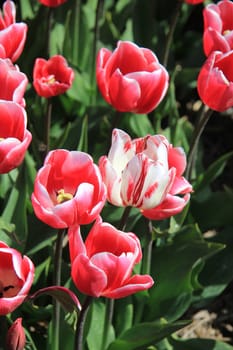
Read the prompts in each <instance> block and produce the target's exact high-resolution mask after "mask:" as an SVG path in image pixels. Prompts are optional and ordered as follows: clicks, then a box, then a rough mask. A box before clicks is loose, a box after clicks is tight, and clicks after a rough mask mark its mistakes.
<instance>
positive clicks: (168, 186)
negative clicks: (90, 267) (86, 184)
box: [99, 129, 192, 219]
mask: <svg viewBox="0 0 233 350" xmlns="http://www.w3.org/2000/svg"><path fill="white" fill-rule="evenodd" d="M185 167H186V158H185V154H184V152H183V150H182V149H179V148H173V147H172V145H170V144H169V142H168V140H167V139H166V138H165V137H164V136H162V135H154V136H151V135H147V136H146V137H143V138H138V139H135V140H131V138H130V136H129V135H128V134H127V133H125V132H124V131H122V130H119V129H114V130H113V134H112V146H111V148H110V151H109V154H108V156H102V157H101V158H100V160H99V168H100V171H101V174H102V177H103V181H104V183H105V185H106V188H107V199H108V201H109V202H110V203H112V204H113V205H116V206H133V207H137V208H139V209H140V211H141V212H142V214H143V215H145V216H147V215H149V214H150V211H149V210H155V208H157V207H158V206H159V205H160V204H162V203H163V201H164V200H165V199H166V202H165V203H167V202H168V198H170V196H172V201H173V209H172V208H171V206H172V204H170V206H169V209H170V210H171V209H172V210H171V211H170V213H171V215H175V214H176V213H177V212H179V211H181V210H182V208H183V207H184V205H185V204H187V202H188V199H189V196H185V197H184V198H183V200H184V202H182V203H183V206H181V203H180V199H179V198H177V197H176V195H177V194H186V193H189V192H191V190H192V187H191V185H190V184H189V183H188V182H187V181H186V180H185V179H184V177H183V176H182V174H183V172H184V169H185ZM168 195H170V196H168ZM167 196H168V197H167ZM174 196H175V197H174ZM174 200H175V201H176V203H177V205H178V207H177V206H175V207H174V205H175V204H174ZM169 203H170V201H169ZM175 209H176V210H175ZM163 212H164V210H163ZM164 215H165V212H164ZM171 215H169V216H171ZM154 219H157V217H155V218H154Z"/></svg>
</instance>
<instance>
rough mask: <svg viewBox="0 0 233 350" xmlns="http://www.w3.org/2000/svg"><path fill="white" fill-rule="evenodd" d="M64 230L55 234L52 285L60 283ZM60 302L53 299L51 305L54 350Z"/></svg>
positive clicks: (56, 349) (56, 346) (57, 343)
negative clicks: (52, 305) (52, 304)
mask: <svg viewBox="0 0 233 350" xmlns="http://www.w3.org/2000/svg"><path fill="white" fill-rule="evenodd" d="M65 233H66V230H60V231H59V232H58V234H57V241H56V246H55V255H54V285H56V286H60V285H61V264H62V246H63V239H64V236H65ZM60 311H61V306H60V303H59V302H58V301H57V300H55V301H54V307H53V320H52V321H53V329H52V333H53V345H54V348H53V349H54V350H59V343H60V342H59V337H60Z"/></svg>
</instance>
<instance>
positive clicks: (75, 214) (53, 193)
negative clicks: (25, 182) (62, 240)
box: [32, 149, 106, 228]
mask: <svg viewBox="0 0 233 350" xmlns="http://www.w3.org/2000/svg"><path fill="white" fill-rule="evenodd" d="M105 201H106V188H105V185H104V183H103V181H102V178H101V174H100V171H99V168H98V167H97V165H95V164H94V163H93V160H92V158H91V156H90V155H89V154H87V153H84V152H78V151H67V150H62V149H60V150H55V151H51V152H49V153H48V155H47V157H46V159H45V162H44V165H43V167H42V168H41V169H40V170H39V171H38V173H37V176H36V179H35V185H34V192H33V194H32V205H33V208H34V211H35V214H36V216H37V217H38V218H39V219H40V220H42V221H43V222H45V223H46V224H48V225H50V226H52V227H54V228H66V227H69V226H71V225H74V224H77V223H78V224H88V223H90V222H92V221H94V220H95V219H96V217H97V216H98V215H99V213H100V211H101V210H102V208H103V206H104V204H105Z"/></svg>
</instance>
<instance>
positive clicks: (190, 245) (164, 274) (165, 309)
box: [145, 225, 224, 321]
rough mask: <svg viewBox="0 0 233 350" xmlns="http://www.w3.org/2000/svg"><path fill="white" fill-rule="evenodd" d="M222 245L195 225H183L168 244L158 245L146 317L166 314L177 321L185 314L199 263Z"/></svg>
mask: <svg viewBox="0 0 233 350" xmlns="http://www.w3.org/2000/svg"><path fill="white" fill-rule="evenodd" d="M223 247H224V246H223V245H222V244H217V243H212V242H206V241H205V240H204V239H203V237H202V234H201V232H200V231H199V229H198V228H197V227H196V226H192V225H190V226H186V227H184V228H183V230H182V231H180V232H179V233H178V234H176V236H175V238H174V239H173V241H172V242H170V243H169V244H167V245H164V246H161V247H155V249H154V251H153V255H152V263H151V271H152V277H153V278H154V280H155V284H154V286H153V287H152V288H151V289H150V290H149V293H150V298H149V302H148V307H147V309H146V311H145V319H146V320H149V321H152V320H154V319H157V318H160V317H165V318H166V319H167V320H169V321H175V320H177V319H178V318H179V317H180V316H181V315H183V313H184V312H185V311H186V310H187V308H188V307H189V306H190V303H191V301H192V293H193V291H194V290H195V288H196V287H197V283H196V281H197V279H198V274H199V273H200V271H199V269H196V264H200V263H201V262H202V261H205V260H206V259H207V258H208V257H210V256H211V255H213V254H215V253H217V252H218V251H219V250H221V249H223ZM193 282H194V283H193Z"/></svg>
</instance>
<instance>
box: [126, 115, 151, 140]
mask: <svg viewBox="0 0 233 350" xmlns="http://www.w3.org/2000/svg"><path fill="white" fill-rule="evenodd" d="M129 124H130V127H131V128H132V130H133V132H134V133H135V135H136V136H137V137H144V136H146V135H148V134H154V133H155V132H154V130H153V126H152V124H151V122H150V120H149V118H148V116H147V115H146V114H133V115H130V116H129Z"/></svg>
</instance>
